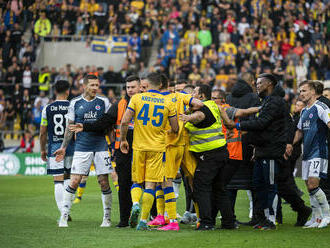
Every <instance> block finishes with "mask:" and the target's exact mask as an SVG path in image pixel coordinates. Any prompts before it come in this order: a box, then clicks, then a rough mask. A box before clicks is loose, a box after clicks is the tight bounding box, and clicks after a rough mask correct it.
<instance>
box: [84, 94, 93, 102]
mask: <svg viewBox="0 0 330 248" xmlns="http://www.w3.org/2000/svg"><path fill="white" fill-rule="evenodd" d="M81 97H82V99H84V100H85V101H86V102H92V101H94V100H95V99H96V96H95V97H94V98H93V99H92V100H90V101H89V100H87V99H86V98H85V97H84V95H81Z"/></svg>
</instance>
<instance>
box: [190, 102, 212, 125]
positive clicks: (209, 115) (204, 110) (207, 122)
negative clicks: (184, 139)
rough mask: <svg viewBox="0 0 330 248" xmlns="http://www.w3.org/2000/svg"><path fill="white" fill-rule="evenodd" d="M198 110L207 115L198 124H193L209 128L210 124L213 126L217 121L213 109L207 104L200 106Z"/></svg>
mask: <svg viewBox="0 0 330 248" xmlns="http://www.w3.org/2000/svg"><path fill="white" fill-rule="evenodd" d="M198 111H201V112H202V113H203V114H204V115H205V118H204V120H202V121H201V122H199V123H197V124H193V125H194V126H195V127H197V128H207V127H209V126H212V125H213V123H214V122H215V121H216V120H215V118H214V116H213V114H212V112H211V110H210V109H209V108H208V107H206V106H205V105H204V106H203V107H202V108H200V109H199V110H198Z"/></svg>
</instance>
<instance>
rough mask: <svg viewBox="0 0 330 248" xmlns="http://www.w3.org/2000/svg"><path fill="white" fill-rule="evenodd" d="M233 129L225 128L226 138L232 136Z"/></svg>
mask: <svg viewBox="0 0 330 248" xmlns="http://www.w3.org/2000/svg"><path fill="white" fill-rule="evenodd" d="M234 134H235V132H234V129H227V139H230V138H232V137H233V136H234Z"/></svg>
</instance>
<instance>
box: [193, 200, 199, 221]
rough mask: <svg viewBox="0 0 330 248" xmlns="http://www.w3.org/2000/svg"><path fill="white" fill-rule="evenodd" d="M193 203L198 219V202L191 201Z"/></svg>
mask: <svg viewBox="0 0 330 248" xmlns="http://www.w3.org/2000/svg"><path fill="white" fill-rule="evenodd" d="M193 204H194V207H195V212H196V216H197V219H199V207H198V204H197V202H193Z"/></svg>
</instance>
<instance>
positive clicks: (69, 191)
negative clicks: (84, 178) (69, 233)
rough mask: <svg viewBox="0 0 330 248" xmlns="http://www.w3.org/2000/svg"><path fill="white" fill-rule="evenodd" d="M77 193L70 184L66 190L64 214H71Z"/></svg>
mask: <svg viewBox="0 0 330 248" xmlns="http://www.w3.org/2000/svg"><path fill="white" fill-rule="evenodd" d="M75 193H76V190H75V189H73V188H71V187H70V186H68V187H67V188H66V189H65V190H64V194H63V208H62V214H67V215H69V214H70V209H71V206H72V202H73V199H74V195H75Z"/></svg>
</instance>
